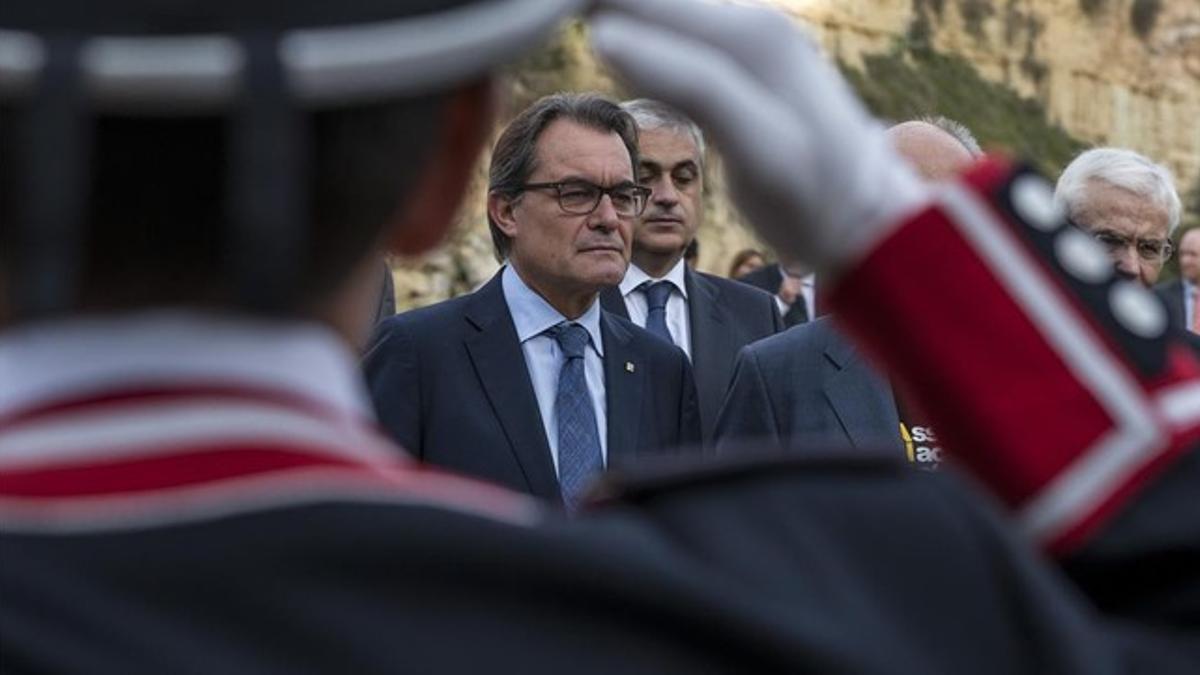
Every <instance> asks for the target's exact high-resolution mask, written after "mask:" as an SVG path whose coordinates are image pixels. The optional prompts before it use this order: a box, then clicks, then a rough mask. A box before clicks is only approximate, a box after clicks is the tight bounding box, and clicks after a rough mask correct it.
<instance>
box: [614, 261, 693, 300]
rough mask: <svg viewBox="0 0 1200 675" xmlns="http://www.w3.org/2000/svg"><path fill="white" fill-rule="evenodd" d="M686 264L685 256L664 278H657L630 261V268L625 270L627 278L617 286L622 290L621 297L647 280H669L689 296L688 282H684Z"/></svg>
mask: <svg viewBox="0 0 1200 675" xmlns="http://www.w3.org/2000/svg"><path fill="white" fill-rule="evenodd" d="M686 264H687V262H686V261H685V260H684V259H683V258H680V259H679V261H678V262H676V263H675V266H674V267H672V268H671V271H669V272H667V274H666V276H664V277H663V278H662V279H655V278H654V277H652V276H650V275H649V274H646V273H645V272H644V271H643V270H642V268H640V267H638V266H637V265H634V264H633V263H630V264H629V269H627V270H625V278H624V279H622V280H621V284H620V285H619V286H618V287H617V288H618V289H620V291H621V297H625V296H627V295H629V294H630V293H632V292H634V291H636V290H637V289H638V287H639V286H641V285H642V284H644V283H645V282H647V281H669V282H671V285H672V286H674V287H675V289H676V290H678V291H679V293H680V294H682V295H683V297H684V298H687V283H686V282H684V265H686Z"/></svg>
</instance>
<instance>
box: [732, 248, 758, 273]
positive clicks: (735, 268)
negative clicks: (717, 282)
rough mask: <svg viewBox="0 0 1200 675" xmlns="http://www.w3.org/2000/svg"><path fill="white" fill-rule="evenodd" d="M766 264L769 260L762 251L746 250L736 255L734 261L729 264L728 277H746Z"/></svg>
mask: <svg viewBox="0 0 1200 675" xmlns="http://www.w3.org/2000/svg"><path fill="white" fill-rule="evenodd" d="M766 264H767V259H766V258H764V257H763V254H762V253H761V252H760V251H756V250H755V249H752V248H745V249H742V250H740V251H738V252H737V253H736V254H734V256H733V260H731V261H730V262H729V274H728V275H726V276H728V277H729V278H730V279H736V278H738V277H744V276H746V275H747V274H749V273H751V272H753V271H754V270H756V269H758V268H760V267H762V266H763V265H766Z"/></svg>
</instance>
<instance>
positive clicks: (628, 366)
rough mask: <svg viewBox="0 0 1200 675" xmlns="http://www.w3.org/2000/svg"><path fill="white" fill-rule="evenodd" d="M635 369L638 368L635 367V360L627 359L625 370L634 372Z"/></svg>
mask: <svg viewBox="0 0 1200 675" xmlns="http://www.w3.org/2000/svg"><path fill="white" fill-rule="evenodd" d="M635 370H637V368H634V367H633V361H626V362H625V372H627V373H632V372H633V371H635Z"/></svg>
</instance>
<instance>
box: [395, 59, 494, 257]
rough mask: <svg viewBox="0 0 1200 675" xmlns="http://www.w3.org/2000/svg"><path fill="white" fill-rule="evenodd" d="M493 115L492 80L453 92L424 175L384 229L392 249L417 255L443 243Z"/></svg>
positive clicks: (406, 254)
mask: <svg viewBox="0 0 1200 675" xmlns="http://www.w3.org/2000/svg"><path fill="white" fill-rule="evenodd" d="M494 121H495V102H494V99H493V89H492V82H491V80H484V81H480V82H477V83H475V84H472V85H468V86H465V87H463V88H461V89H459V90H458V91H456V92H454V93H453V94H452V95H451V96H450V97H449V100H448V101H447V102H446V107H445V109H444V110H443V111H442V125H441V128H440V130H439V132H438V143H437V144H436V146H435V147H436V148H437V150H435V151H434V152H433V153H431V155H430V156H429V157H428V158H427V160H426V163H425V166H424V167H422V171H421V178H420V180H418V181H417V183H416V185H414V186H413V188H412V190H411V192H410V193H409V194H408V195H407V196H406V197H405V199H404V203H403V204H401V205H400V208H399V210H398V211H397V213H396V215H395V217H393V218H392V221H391V223H390V224H389V225H388V230H387V232H386V233H385V234H384V237H385V239H384V244H385V245H386V247H387V250H388V251H390V252H392V253H395V254H398V255H401V256H405V257H413V256H417V255H420V254H422V253H425V252H426V251H429V250H430V249H432V248H433V247H435V246H437V245H438V244H439V243H441V241H442V239H444V238H445V236H446V234H447V233H448V232H449V231H450V226H451V225H452V224H453V222H454V216H455V215H456V214H457V213H458V207H459V205H461V204H462V201H463V196H464V194H465V192H466V189H467V185H468V184H469V183H470V179H471V172H472V170H473V169H474V168H475V162H476V161H478V159H479V153H480V150H482V149H483V145H484V142H485V141H486V140H487V138H488V137H489V134H490V132H491V128H492V125H493V123H494Z"/></svg>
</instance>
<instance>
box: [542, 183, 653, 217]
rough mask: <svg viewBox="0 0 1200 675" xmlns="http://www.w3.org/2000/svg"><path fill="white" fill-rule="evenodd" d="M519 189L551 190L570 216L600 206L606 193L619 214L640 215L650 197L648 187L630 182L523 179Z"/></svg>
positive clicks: (584, 214)
mask: <svg viewBox="0 0 1200 675" xmlns="http://www.w3.org/2000/svg"><path fill="white" fill-rule="evenodd" d="M521 189H522V190H554V192H555V194H556V195H557V196H558V206H559V208H561V209H562V210H563V211H564V212H566V213H569V214H571V215H573V216H586V215H588V214H589V213H591V212H592V211H595V210H596V207H597V206H600V198H601V197H603V196H604V195H608V198H609V200H610V201H612V205H613V211H616V213H617V215H618V216H620V217H622V218H633V217H636V216H640V215H641V214H642V211H644V210H645V209H646V202H647V201H648V200H649V199H650V188H647V187H642V186H641V185H635V184H633V183H619V184H617V185H614V186H612V187H606V188H605V187H600V186H599V185H596V184H594V183H589V182H587V181H585V180H564V181H559V182H557V183H526V184H524V185H522V186H521Z"/></svg>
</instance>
